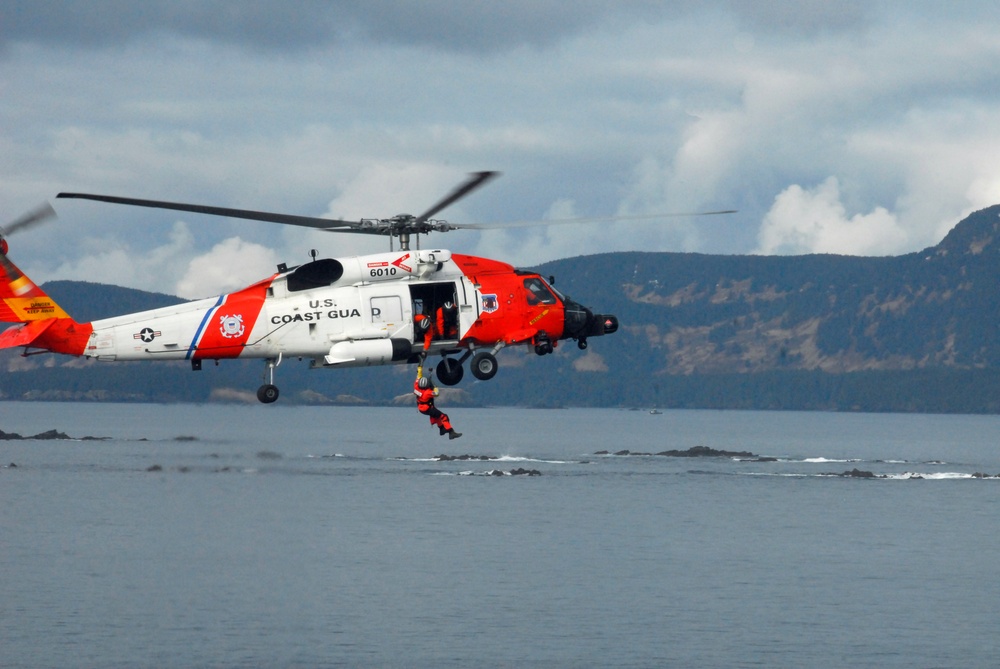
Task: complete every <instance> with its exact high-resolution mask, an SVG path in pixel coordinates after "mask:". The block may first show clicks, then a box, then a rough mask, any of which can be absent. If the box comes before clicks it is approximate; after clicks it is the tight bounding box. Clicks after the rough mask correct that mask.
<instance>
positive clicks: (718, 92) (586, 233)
mask: <svg viewBox="0 0 1000 669" xmlns="http://www.w3.org/2000/svg"><path fill="white" fill-rule="evenodd" d="M831 7H833V5H831V4H830V3H824V2H821V1H820V0H806V1H800V2H790V1H785V0H775V1H774V2H763V3H734V2H731V1H723V0H720V1H718V2H701V1H698V2H695V1H694V0H688V1H681V2H676V3H675V2H671V3H663V2H647V1H644V0H636V1H635V2H622V3H606V2H598V1H597V0H585V1H584V2H579V3H564V2H557V1H555V0H532V1H531V2H528V0H513V1H512V2H510V3H501V4H489V3H485V4H484V3H478V4H476V3H464V4H463V3H456V2H445V1H443V0H440V1H439V0H430V1H428V2H422V3H411V2H402V1H401V0H388V1H387V2H380V3H357V2H346V1H344V2H337V1H325V0H324V1H317V2H314V3H311V2H302V3H296V5H295V7H294V11H290V10H289V9H288V8H287V7H285V6H282V5H280V4H276V3H271V2H265V1H263V0H248V1H247V2H240V3H232V2H221V1H217V0H203V1H201V2H194V0H178V1H177V2H172V3H135V2H127V1H125V0H121V1H120V2H117V1H113V0H108V1H106V2H96V3H95V2H80V1H78V0H66V1H65V2H48V1H45V0H34V1H33V2H21V1H18V0H14V1H13V2H7V3H3V6H2V7H0V59H2V63H3V70H2V74H0V93H2V95H3V100H4V103H3V104H2V105H0V205H2V206H3V208H4V209H5V210H6V211H7V212H8V213H7V215H6V216H5V217H2V218H3V219H4V220H10V219H12V218H13V217H14V216H16V215H17V214H18V213H20V212H22V211H27V210H29V209H31V208H33V207H34V206H36V205H37V204H38V202H39V200H42V199H46V198H51V197H52V195H54V194H55V193H57V192H59V191H64V190H70V191H82V192H96V193H109V194H117V195H125V196H134V197H149V198H154V199H163V200H176V201H182V202H196V203H203V204H214V205H219V206H229V207H239V208H247V209H259V210H265V211H276V212H287V213H297V214H303V215H312V216H322V215H329V216H333V217H351V218H357V217H362V216H365V217H369V216H370V217H386V216H392V215H394V214H397V213H401V212H408V213H414V214H419V213H420V212H421V211H423V210H425V209H426V208H427V207H429V206H430V205H431V204H433V203H434V202H435V201H437V199H438V198H439V197H441V196H443V195H444V194H445V193H447V192H448V191H449V190H450V189H451V188H452V187H453V186H454V185H455V184H456V183H458V182H459V181H461V180H462V179H463V178H464V176H465V174H466V173H467V172H470V171H475V170H482V169H496V170H501V171H503V173H504V177H503V179H500V180H498V181H497V182H495V183H492V184H490V185H489V186H488V187H486V188H484V189H482V190H480V191H477V192H476V193H475V194H473V195H472V196H470V197H468V198H466V199H464V200H462V201H461V202H459V203H457V204H455V205H454V206H453V207H450V208H448V209H447V210H446V211H443V212H441V214H440V216H441V217H442V218H445V219H447V220H449V221H452V222H455V223H495V222H504V221H522V220H529V219H541V218H545V217H549V218H560V217H564V216H567V215H569V216H587V217H592V216H602V215H603V216H614V215H616V214H652V213H670V212H677V211H699V210H715V209H739V210H740V213H739V214H738V215H736V216H730V217H716V218H714V219H711V220H708V219H664V220H662V221H655V222H648V223H627V224H626V223H604V224H591V225H588V226H582V225H581V226H565V225H563V226H551V227H547V228H538V229H530V228H518V229H516V230H513V231H490V232H485V233H482V234H478V233H459V232H454V233H450V235H449V236H447V237H438V238H434V239H431V240H427V239H422V240H421V244H422V245H425V246H426V245H428V244H429V245H432V246H447V247H448V248H452V249H454V250H455V251H458V252H475V253H478V254H481V255H486V256H488V257H496V258H500V259H503V260H508V261H510V262H512V263H514V264H518V265H528V264H537V263H539V262H543V261H545V260H550V259H554V258H560V257H566V256H569V255H578V254H585V253H597V252H602V251H609V250H629V249H642V250H660V251H667V250H670V251H698V252H704V253H746V252H749V251H752V250H756V251H766V250H768V249H771V250H772V251H771V252H803V251H815V250H836V251H838V252H850V251H857V252H865V253H896V252H905V251H912V250H917V249H920V248H923V247H925V246H928V245H930V244H934V243H936V242H937V241H939V240H940V238H941V236H942V235H943V234H944V232H945V231H946V230H947V229H948V228H949V227H951V226H953V225H954V223H955V222H956V221H957V220H958V219H959V218H960V217H961V216H962V215H963V214H965V213H968V211H969V210H970V209H971V208H976V207H980V206H985V205H987V204H993V203H995V201H997V199H998V198H1000V195H998V192H1000V186H998V184H1000V168H997V167H996V166H995V165H996V160H995V156H996V155H997V153H998V152H1000V98H998V96H997V94H996V91H997V90H1000V70H997V68H996V67H995V66H994V64H995V63H996V62H997V61H998V59H1000V26H998V25H997V22H996V20H994V19H992V18H991V17H992V14H991V12H993V11H994V8H993V5H990V4H989V3H986V2H970V3H959V4H955V3H951V4H945V3H930V2H919V1H918V2H905V3H904V2H896V1H893V0H889V1H888V2H879V3H871V2H863V1H862V0H848V1H847V2H844V3H837V4H836V7H835V8H834V9H831ZM109 14H111V15H114V16H115V17H116V20H115V21H107V20H106V17H107V16H108V15H109ZM830 175H835V176H836V179H835V183H834V184H832V185H831V184H830V183H829V182H828V181H827V180H828V178H829V177H830ZM793 185H794V186H793ZM55 204H56V207H57V209H58V211H59V214H60V217H61V219H60V221H59V222H58V225H51V226H48V227H43V228H38V229H35V230H32V231H31V233H30V234H25V235H23V236H19V237H18V239H17V246H16V247H15V249H14V251H13V253H16V254H17V255H16V256H15V261H16V262H19V263H20V264H21V265H22V266H24V267H26V268H28V267H36V268H43V269H48V270H50V272H51V271H53V270H55V269H59V270H60V271H63V272H68V273H72V274H73V275H74V278H89V279H90V280H98V281H109V282H119V281H124V282H126V283H127V285H133V286H137V287H142V288H147V289H156V290H170V289H171V287H174V286H177V285H178V283H179V282H180V281H181V280H182V279H184V278H185V277H186V276H187V275H188V273H189V270H190V263H191V259H192V258H194V257H197V256H199V255H201V254H203V253H204V252H205V250H207V249H213V248H214V247H217V246H219V245H223V248H221V249H220V253H223V254H225V253H227V252H228V253H231V252H232V251H234V250H235V249H241V250H243V251H246V252H248V253H249V254H250V255H251V257H252V258H253V259H254V262H256V259H257V258H260V259H261V260H264V259H265V258H264V257H263V254H261V249H270V250H271V254H272V257H270V258H266V260H267V262H266V263H263V266H264V269H263V271H262V272H261V273H260V274H259V275H257V274H255V275H254V277H253V278H260V276H263V275H266V273H267V272H268V271H271V266H272V263H271V262H270V261H272V260H275V259H277V260H280V261H284V262H288V263H289V264H290V265H292V264H298V263H299V262H303V261H304V260H306V259H307V258H308V251H309V249H310V248H317V249H318V250H319V251H320V253H321V254H322V255H349V254H351V253H364V252H376V251H383V250H385V249H386V248H387V247H388V243H387V241H386V240H384V239H381V238H360V239H358V238H354V237H350V236H347V235H334V234H320V233H317V232H312V231H308V230H305V229H280V228H278V227H277V226H273V225H267V224H263V223H250V222H236V221H232V220H227V219H218V218H211V217H205V216H196V215H190V216H187V215H186V216H184V217H183V220H184V221H185V223H186V225H187V231H188V234H190V236H191V241H190V244H189V245H188V246H186V247H183V248H182V247H179V246H175V245H172V243H171V242H169V241H167V242H165V241H164V233H165V232H166V231H169V230H171V229H172V227H171V226H173V225H174V224H175V223H176V221H177V216H176V215H168V214H165V213H163V212H155V211H153V210H143V211H137V210H135V209H134V208H124V207H113V206H110V205H103V204H97V203H79V202H77V203H71V202H66V201H62V200H60V201H58V202H56V203H55ZM566 212H570V213H569V214H567V213H566ZM790 212H793V213H794V215H793V213H790ZM234 238H236V239H238V240H241V242H240V243H235V246H232V247H230V246H225V244H227V243H229V240H232V239H234ZM852 240H853V241H852ZM160 255H163V256H165V257H164V258H160V257H159V256H160ZM166 257H169V258H170V260H169V261H168V260H167V259H166ZM134 267H139V268H141V269H133V268H134ZM150 269H152V270H155V276H154V275H153V274H151V273H150V271H149V270H150ZM209 269H211V263H208V264H207V265H205V266H203V267H200V268H199V269H198V270H197V272H195V273H194V274H192V275H191V276H192V277H195V276H196V275H198V276H202V277H205V278H203V279H201V280H200V281H201V283H199V282H198V280H195V279H194V278H193V279H192V282H193V283H191V284H185V288H184V290H187V291H192V294H193V291H195V290H196V286H198V285H202V286H205V287H206V290H207V286H208V285H209V283H208V282H209V281H210V274H211V273H210V272H209V271H208V270H209ZM50 276H51V274H50V275H49V276H45V275H42V276H39V277H37V278H38V279H40V280H45V279H46V278H50ZM151 277H153V278H151ZM222 278H223V277H218V276H217V277H216V278H215V279H211V281H215V283H216V284H219V285H221V283H220V282H221V280H222Z"/></svg>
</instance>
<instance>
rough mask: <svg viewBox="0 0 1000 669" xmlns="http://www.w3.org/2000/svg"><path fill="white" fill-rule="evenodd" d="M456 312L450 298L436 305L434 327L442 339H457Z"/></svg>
mask: <svg viewBox="0 0 1000 669" xmlns="http://www.w3.org/2000/svg"><path fill="white" fill-rule="evenodd" d="M456 315H457V312H456V311H455V303H454V302H452V301H451V300H449V301H447V302H445V303H444V304H443V305H441V306H440V307H438V310H437V314H435V318H434V321H435V322H434V327H436V328H437V333H438V334H439V335H440V336H441V338H442V339H458V327H457V323H456V321H457V318H456Z"/></svg>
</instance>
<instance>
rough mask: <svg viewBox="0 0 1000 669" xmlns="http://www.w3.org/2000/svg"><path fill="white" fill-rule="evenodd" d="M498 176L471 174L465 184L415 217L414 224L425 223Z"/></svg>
mask: <svg viewBox="0 0 1000 669" xmlns="http://www.w3.org/2000/svg"><path fill="white" fill-rule="evenodd" d="M498 176H500V173H499V172H473V173H472V174H470V175H469V178H468V179H467V180H466V181H465V183H463V184H461V185H460V186H458V188H456V189H455V190H453V191H452V192H451V193H449V194H448V195H446V196H445V197H444V198H443V199H442V200H440V201H439V202H438V203H437V204H435V205H434V206H433V207H431V208H430V209H428V210H427V211H425V212H424V213H422V214H420V216H417V220H416V223H423V222H424V221H426V220H427V219H429V218H430V217H431V216H433V215H434V214H436V213H438V212H439V211H441V210H442V209H444V208H445V207H447V206H449V205H451V204H454V203H455V201H457V200H460V199H462V198H463V197H465V196H466V195H468V194H469V193H471V192H472V191H474V190H476V189H477V188H479V187H480V186H482V185H484V184H485V183H486V182H487V181H489V180H490V179H493V178H495V177H498Z"/></svg>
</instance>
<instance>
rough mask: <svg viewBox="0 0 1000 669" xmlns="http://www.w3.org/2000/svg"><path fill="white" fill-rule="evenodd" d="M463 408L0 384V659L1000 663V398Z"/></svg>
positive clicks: (285, 663) (24, 662)
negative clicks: (973, 408) (882, 408)
mask: <svg viewBox="0 0 1000 669" xmlns="http://www.w3.org/2000/svg"><path fill="white" fill-rule="evenodd" d="M445 409H446V410H448V408H447V407H445ZM449 413H450V414H451V416H452V419H453V421H454V422H455V425H456V427H457V428H458V429H459V430H460V431H462V432H464V433H465V436H464V437H463V438H462V439H459V440H455V441H449V440H447V439H442V438H441V437H439V436H438V435H437V431H436V430H435V429H432V428H431V427H430V426H429V425H428V424H427V420H426V418H424V417H422V416H420V415H419V414H417V412H416V411H415V410H413V409H401V408H316V407H290V406H281V405H280V403H279V404H278V405H274V406H252V407H250V406H225V405H213V406H192V405H115V404H45V403H18V402H3V403H0V429H2V430H4V431H6V432H17V433H20V434H22V435H32V434H35V433H38V432H43V431H45V430H49V429H53V428H54V429H57V430H60V431H62V432H65V433H68V434H69V435H70V436H73V437H78V438H79V437H85V436H95V437H105V438H106V439H104V440H100V441H90V440H87V441H84V440H73V441H2V442H0V464H2V465H3V468H2V469H0V666H2V667H7V668H11V667H339V666H347V667H354V666H360V667H470V666H476V667H525V666H538V667H588V666H594V667H605V666H616V667H653V666H656V667H688V668H694V667H907V668H911V667H963V668H964V667H992V666H996V663H997V658H998V657H1000V616H998V615H997V611H998V608H997V606H998V604H997V602H998V601H1000V568H998V566H997V565H998V557H997V556H998V555H1000V522H998V513H1000V503H998V500H1000V479H994V478H986V479H983V478H976V477H974V476H973V475H974V474H976V473H986V474H990V475H997V474H1000V417H996V416H927V415H871V414H827V413H782V412H720V411H664V412H663V413H662V414H660V415H652V414H650V413H649V412H646V411H624V410H611V409H606V410H576V409H568V410H529V409H511V408H498V409H460V408H456V409H453V410H450V411H449ZM695 446H707V447H710V448H714V449H719V450H728V451H749V452H752V453H753V454H755V455H758V456H768V458H767V460H766V461H761V460H758V459H756V458H745V457H744V458H739V457H735V458H734V457H710V458H679V457H667V456H662V455H635V454H630V455H613V453H615V452H618V451H622V450H626V449H627V450H629V451H631V452H632V453H637V452H638V453H657V452H660V451H664V450H668V449H677V450H682V451H683V450H687V449H689V448H692V447H695ZM599 451H609V452H611V453H612V454H608V455H604V454H601V455H598V454H597V453H598V452H599ZM442 454H444V455H448V456H461V455H474V456H477V457H478V456H486V457H488V458H491V459H489V460H456V461H440V460H438V459H437V456H439V455H442ZM772 458H773V459H772ZM519 468H521V469H527V470H537V472H538V473H540V475H538V476H528V475H515V476H512V475H495V474H499V473H507V474H509V472H511V471H512V470H516V469H519ZM853 469H858V470H862V471H870V472H872V473H873V474H875V475H877V476H880V477H884V478H864V479H862V478H854V477H844V476H841V475H840V474H843V473H844V472H846V471H850V470H853Z"/></svg>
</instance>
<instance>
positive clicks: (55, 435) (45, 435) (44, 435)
mask: <svg viewBox="0 0 1000 669" xmlns="http://www.w3.org/2000/svg"><path fill="white" fill-rule="evenodd" d="M31 439H72V437H71V436H69V435H68V434H66V433H65V432H59V431H57V430H46V431H45V432H39V433H38V434H36V435H35V436H34V437H31Z"/></svg>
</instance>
